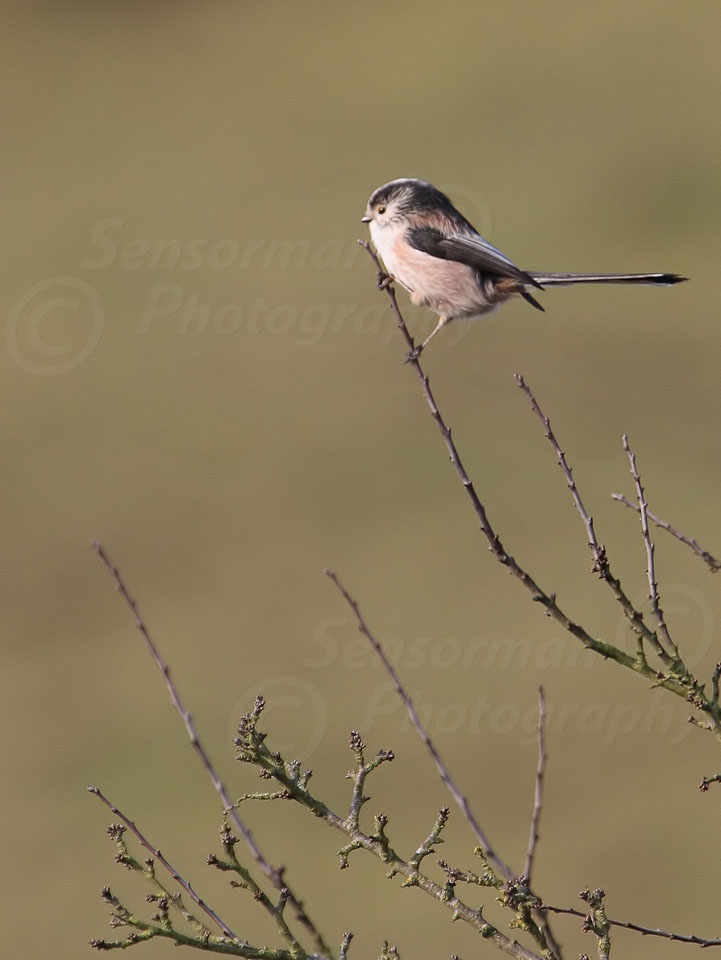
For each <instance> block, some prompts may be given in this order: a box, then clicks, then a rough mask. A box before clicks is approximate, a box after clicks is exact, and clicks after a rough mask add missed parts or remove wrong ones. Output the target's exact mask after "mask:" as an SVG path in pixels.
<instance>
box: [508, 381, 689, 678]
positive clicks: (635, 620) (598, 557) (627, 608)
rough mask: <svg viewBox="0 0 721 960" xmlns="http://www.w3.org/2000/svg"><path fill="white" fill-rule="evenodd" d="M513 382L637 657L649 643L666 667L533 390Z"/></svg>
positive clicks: (660, 647)
mask: <svg viewBox="0 0 721 960" xmlns="http://www.w3.org/2000/svg"><path fill="white" fill-rule="evenodd" d="M515 379H516V383H517V384H518V386H519V387H520V388H521V390H522V391H523V392H524V393H525V394H526V396H527V397H528V399H529V401H530V403H531V409H532V410H533V412H534V413H535V414H536V416H537V417H538V419H539V420H540V421H541V423H542V424H543V427H544V433H545V436H546V438H547V439H548V441H549V443H550V444H551V447H552V448H553V451H554V453H555V454H556V460H557V462H558V465H559V467H560V468H561V471H562V473H563V475H564V477H565V478H566V485H567V486H568V489H569V490H570V491H571V496H572V498H573V503H574V506H575V507H576V510H577V511H578V513H579V515H580V517H581V519H582V520H583V523H584V526H585V527H586V533H587V535H588V546H589V548H590V550H591V554H592V556H593V567H592V570H593V572H594V573H597V574H598V576H599V577H600V579H601V580H603V581H604V582H605V583H607V584H608V586H609V587H610V589H611V592H612V593H613V595H614V597H615V598H616V600H617V601H618V603H619V604H620V606H621V609H622V610H623V613H624V616H625V617H626V619H627V620H628V622H629V626H630V627H631V629H632V630H633V632H634V633H635V634H636V638H637V645H636V652H637V655H638V656H639V657H640V658H644V659H645V653H644V648H643V643H644V641H646V642H647V643H648V644H649V646H650V647H651V648H652V649H653V650H654V652H655V653H656V654H657V656H658V657H659V659H660V660H661V662H662V663H664V664H665V665H666V666H669V665H670V663H671V658H670V657H669V656H668V654H667V653H666V651H665V649H664V647H663V645H662V644H661V642H660V641H659V639H658V636H657V635H656V633H655V632H654V631H653V630H651V628H650V627H649V626H648V625H647V624H646V623H645V621H644V619H643V614H642V613H641V611H640V610H637V609H636V607H634V605H633V603H632V602H631V600H630V599H629V596H628V594H627V593H626V591H625V590H624V589H623V587H622V586H621V581H620V580H619V579H618V577H616V576H614V574H613V572H612V570H611V565H610V562H609V559H608V554H607V552H606V548H605V546H603V545H601V544H600V543H599V542H598V539H597V538H596V531H595V528H594V524H593V518H592V517H591V516H590V514H589V513H588V511H587V510H586V508H585V506H584V504H583V500H582V499H581V494H580V492H579V490H578V487H577V486H576V481H575V479H574V477H573V471H572V469H571V467H570V466H569V465H568V461H567V460H566V455H565V453H564V452H563V450H562V449H561V445H560V444H559V442H558V440H557V439H556V435H555V434H554V432H553V430H552V428H551V421H550V420H549V419H548V417H547V416H546V415H545V413H544V412H543V410H541V407H540V405H539V403H538V401H537V400H536V397H535V396H534V394H533V391H532V390H531V388H530V387H529V386H528V385H527V384H526V381H525V380H524V379H523V377H522V376H521V375H520V374H519V373H517V374H516V375H515Z"/></svg>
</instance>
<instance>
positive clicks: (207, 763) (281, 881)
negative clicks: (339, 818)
mask: <svg viewBox="0 0 721 960" xmlns="http://www.w3.org/2000/svg"><path fill="white" fill-rule="evenodd" d="M93 549H94V550H95V553H96V554H97V555H98V557H99V558H100V559H101V560H102V562H103V564H104V565H105V567H106V569H107V570H108V571H109V572H110V574H111V576H112V577H113V580H114V581H115V585H116V587H117V589H118V592H119V593H120V595H121V596H122V598H123V600H124V601H125V603H126V604H127V606H128V607H129V608H130V612H131V613H132V615H133V618H134V620H135V625H136V627H137V628H138V630H139V632H140V634H141V635H142V637H143V639H144V640H145V642H146V644H147V647H148V650H149V651H150V654H151V656H152V658H153V660H154V661H155V664H156V666H157V667H158V669H159V670H160V672H161V673H162V675H163V678H164V679H165V685H166V687H167V689H168V693H169V694H170V702H171V703H172V705H173V707H174V708H175V710H176V711H177V713H178V715H179V716H180V718H181V719H182V721H183V723H184V725H185V729H186V731H187V734H188V737H189V739H190V743H191V745H192V747H193V749H194V750H195V752H196V753H197V755H198V757H199V758H200V761H201V763H202V765H203V768H204V769H205V772H206V774H207V775H208V777H209V779H210V782H211V783H212V784H213V788H214V789H215V791H216V793H217V794H218V796H219V798H220V801H221V803H222V805H223V811H224V812H225V813H226V815H227V816H228V817H229V819H230V820H232V822H233V824H234V826H235V828H236V829H237V830H238V832H239V833H240V834H241V836H242V837H243V840H244V841H245V844H246V846H247V847H248V850H249V851H250V853H251V856H252V857H253V860H254V861H255V863H256V864H257V865H258V867H259V869H260V870H261V872H262V873H263V875H264V876H265V877H266V878H267V879H268V880H270V882H271V883H272V884H273V886H274V887H275V888H276V889H277V890H278V891H279V892H280V893H281V895H282V896H283V897H286V898H287V900H288V902H289V903H290V904H291V905H292V907H293V908H294V910H295V913H296V918H297V920H298V922H299V923H300V924H301V925H302V926H303V927H304V928H305V929H306V931H307V932H308V933H309V934H310V935H311V936H312V938H313V940H314V941H315V944H316V946H317V947H318V948H319V952H320V953H322V954H323V955H324V956H326V957H332V956H333V952H332V950H331V949H330V948H329V947H328V945H327V944H326V942H325V940H324V939H323V937H322V936H321V934H320V931H319V930H318V928H317V926H316V925H315V923H313V921H312V920H311V919H310V917H309V916H308V914H307V913H306V911H305V909H304V907H303V904H302V901H300V900H299V899H298V898H297V897H296V895H295V894H294V893H293V892H292V891H291V889H290V888H289V887H288V884H287V883H286V882H285V878H284V870H283V868H282V867H278V868H276V867H273V866H272V865H271V863H270V862H269V861H268V860H267V859H266V857H265V856H264V855H263V852H262V851H261V849H260V847H259V846H258V844H257V843H256V841H255V838H254V837H253V834H252V833H251V832H250V830H249V829H248V827H246V825H245V823H243V821H242V820H241V818H240V815H239V813H238V811H237V809H236V808H235V806H234V805H233V801H232V800H231V798H230V796H229V795H228V792H227V790H226V788H225V784H224V783H223V781H222V780H221V779H220V776H219V775H218V773H217V772H216V770H215V766H214V765H213V762H212V761H211V759H210V756H209V754H208V752H207V751H206V749H205V747H204V746H203V744H202V743H201V741H200V738H199V736H198V732H197V730H196V728H195V723H194V722H193V718H192V716H191V714H190V711H189V710H188V709H187V708H186V707H185V705H184V704H183V702H182V700H181V699H180V694H179V693H178V689H177V687H176V686H175V683H174V681H173V679H172V677H171V675H170V668H169V667H168V664H167V663H166V662H165V660H164V659H163V657H162V655H161V653H160V651H159V650H158V648H157V646H156V645H155V643H154V641H153V639H152V637H151V635H150V631H149V630H148V627H147V626H146V624H145V621H144V620H143V617H142V616H141V614H140V610H139V609H138V605H137V603H136V602H135V600H134V599H133V597H132V596H131V594H130V592H129V590H128V588H127V587H126V585H125V582H124V580H123V578H122V575H121V573H120V571H119V570H118V568H117V567H116V566H115V565H114V564H113V563H111V561H110V558H109V557H108V555H107V554H106V552H105V550H104V549H103V546H102V544H101V543H100V542H99V541H98V540H96V541H94V542H93ZM292 940H293V948H294V949H296V950H298V951H301V950H302V947H301V945H300V943H299V942H298V941H297V940H296V939H295V938H294V937H293V938H292Z"/></svg>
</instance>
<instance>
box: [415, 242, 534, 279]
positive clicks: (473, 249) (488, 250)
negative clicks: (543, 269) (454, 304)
mask: <svg viewBox="0 0 721 960" xmlns="http://www.w3.org/2000/svg"><path fill="white" fill-rule="evenodd" d="M406 238H407V240H408V242H409V243H410V245H411V246H412V247H415V248H416V250H421V251H422V252H423V253H428V254H430V255H431V256H432V257H438V258H439V259H440V260H456V261H457V262H458V263H465V264H466V266H468V267H474V268H475V269H476V270H478V271H479V273H485V274H490V275H491V276H494V277H510V278H512V279H513V280H518V281H519V282H520V283H525V284H528V286H530V287H537V288H538V289H539V290H542V289H543V287H542V285H541V284H540V283H539V282H538V280H536V279H535V277H532V276H531V275H530V273H526V272H525V270H520V269H519V268H518V267H517V266H516V265H515V263H513V261H512V260H509V259H508V257H507V256H505V255H504V254H503V253H501V251H500V250H497V249H496V247H494V246H493V244H491V243H489V242H488V241H487V240H484V239H483V237H482V236H480V234H470V235H467V234H458V233H456V234H453V235H451V236H448V235H446V234H444V233H442V232H441V231H440V230H438V229H436V228H435V227H410V228H409V230H408V231H407V233H406Z"/></svg>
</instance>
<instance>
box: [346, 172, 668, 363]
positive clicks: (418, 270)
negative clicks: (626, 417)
mask: <svg viewBox="0 0 721 960" xmlns="http://www.w3.org/2000/svg"><path fill="white" fill-rule="evenodd" d="M362 220H363V222H364V223H367V224H369V225H370V234H371V239H372V240H373V243H374V245H375V248H376V250H377V251H378V254H379V256H380V257H381V259H382V260H383V263H384V265H385V268H386V270H387V271H388V274H389V277H390V279H391V280H397V281H398V283H400V285H401V286H402V287H404V288H405V289H406V290H407V291H408V293H409V294H410V297H411V302H412V303H414V304H415V305H416V306H423V307H429V308H430V309H431V310H433V311H434V313H437V314H438V317H439V319H438V323H437V324H436V327H435V329H434V330H433V331H432V332H431V334H430V336H428V337H427V338H426V339H425V340H424V341H423V343H421V344H420V345H419V346H417V347H415V348H414V349H413V350H412V351H411V353H410V354H409V355H408V359H415V358H416V357H418V356H419V355H420V353H421V351H422V350H423V349H424V348H425V347H427V346H428V343H429V342H430V341H431V340H432V339H433V337H435V335H436V334H437V333H438V332H439V330H442V329H443V327H445V326H446V325H447V324H449V323H450V322H451V320H457V319H459V318H468V317H478V316H481V315H482V314H484V313H490V312H491V310H495V308H496V307H497V306H499V305H500V304H501V303H503V302H504V301H506V300H508V298H509V297H512V296H513V295H514V294H519V295H520V296H521V297H523V299H524V300H526V301H528V303H530V304H531V305H532V306H534V307H535V308H536V309H537V310H543V307H542V306H541V304H540V303H539V302H538V300H536V296H535V294H536V292H537V291H540V290H543V289H544V288H545V287H551V286H554V287H557V286H566V285H569V284H572V283H641V284H659V285H662V286H667V285H669V284H673V283H680V282H681V281H682V280H686V277H681V276H679V275H678V274H676V273H547V272H544V271H537V270H520V269H519V268H518V267H517V266H516V265H515V263H513V261H512V260H509V259H508V257H507V256H505V254H503V253H501V251H500V250H498V249H497V248H496V247H494V246H493V244H491V243H489V242H488V241H487V240H484V239H483V237H482V236H481V235H480V234H479V233H478V231H477V230H476V229H475V228H474V227H473V226H472V225H471V224H470V223H469V222H468V220H466V218H465V217H464V216H463V215H462V214H461V213H459V212H458V210H456V208H455V207H454V206H453V204H452V203H451V201H450V200H449V199H448V197H447V196H446V195H445V194H444V193H441V191H440V190H437V189H436V188H435V187H434V186H432V184H430V183H427V182H426V181H425V180H413V179H401V180H391V181H390V183H386V184H384V185H383V186H382V187H378V189H377V190H375V191H374V193H373V194H372V195H371V198H370V200H369V201H368V206H367V207H366V212H365V214H364V216H363V217H362ZM531 291H533V292H531Z"/></svg>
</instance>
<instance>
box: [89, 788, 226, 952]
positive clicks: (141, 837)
mask: <svg viewBox="0 0 721 960" xmlns="http://www.w3.org/2000/svg"><path fill="white" fill-rule="evenodd" d="M88 790H89V792H90V793H92V794H94V795H95V796H96V797H97V798H98V799H99V800H102V802H103V803H104V804H105V806H106V807H107V808H108V809H109V810H110V811H112V813H113V816H115V817H117V818H118V820H121V821H122V822H123V823H124V824H125V826H126V827H127V828H128V829H129V830H130V831H131V832H132V834H133V835H134V836H135V838H136V840H137V841H138V843H139V844H140V845H141V847H144V848H145V849H146V850H147V851H148V852H149V853H150V854H151V855H152V856H153V858H154V859H155V860H157V861H158V863H161V864H162V865H163V866H164V867H165V869H166V870H167V871H168V873H169V874H170V876H171V877H172V878H173V880H175V882H176V883H178V884H179V885H180V886H181V887H182V888H183V890H185V892H186V893H187V894H188V896H189V897H190V898H191V900H194V901H195V903H197V904H198V906H199V907H200V908H201V910H203V911H204V912H205V913H206V914H207V915H208V916H209V917H210V919H211V920H212V921H213V922H214V923H216V924H217V925H218V926H219V927H220V929H221V930H222V931H223V933H224V935H225V936H226V937H228V938H229V939H230V940H237V939H238V937H237V936H236V935H235V934H234V933H233V931H232V930H231V929H230V927H229V926H228V925H227V923H225V922H224V921H223V920H221V919H220V917H219V916H218V914H217V913H216V912H215V911H214V910H213V909H211V907H209V906H208V904H207V903H206V902H205V900H203V898H202V897H200V896H198V894H197V893H196V892H195V890H193V888H192V886H191V885H190V884H189V883H188V881H187V880H184V879H183V877H181V875H180V874H179V873H178V871H177V870H176V869H175V867H173V866H172V865H171V863H170V862H169V861H168V859H167V858H166V857H164V856H163V854H162V853H161V852H160V850H158V849H157V847H154V846H153V845H152V843H150V841H149V840H147V839H146V838H145V836H144V835H143V834H142V833H141V831H140V829H139V828H138V827H137V826H136V824H135V821H134V820H131V819H130V818H129V817H126V816H125V814H124V813H123V812H122V811H121V810H118V808H117V807H116V806H115V804H114V803H111V801H110V800H108V798H107V797H106V796H105V795H104V794H103V793H102V792H101V791H100V790H99V789H98V788H97V787H88Z"/></svg>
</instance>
